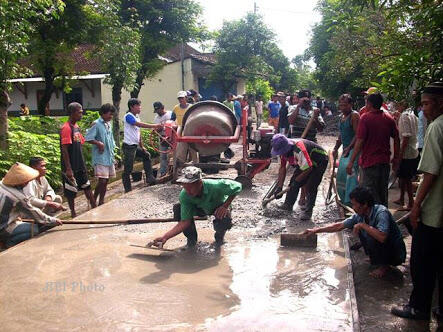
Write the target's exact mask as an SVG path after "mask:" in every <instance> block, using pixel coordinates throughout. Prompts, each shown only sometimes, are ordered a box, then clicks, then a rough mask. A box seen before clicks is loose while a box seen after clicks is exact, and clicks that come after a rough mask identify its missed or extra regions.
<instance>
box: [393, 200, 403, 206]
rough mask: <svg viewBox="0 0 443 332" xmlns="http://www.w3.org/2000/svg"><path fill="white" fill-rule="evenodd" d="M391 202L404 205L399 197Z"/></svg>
mask: <svg viewBox="0 0 443 332" xmlns="http://www.w3.org/2000/svg"><path fill="white" fill-rule="evenodd" d="M392 203H394V204H397V205H401V206H403V205H405V202H404V201H403V200H401V199H397V200H396V201H393V202H392Z"/></svg>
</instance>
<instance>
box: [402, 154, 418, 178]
mask: <svg viewBox="0 0 443 332" xmlns="http://www.w3.org/2000/svg"><path fill="white" fill-rule="evenodd" d="M419 160H420V157H417V158H415V159H402V160H401V162H400V167H399V168H398V171H397V176H398V177H399V178H400V179H407V180H410V179H412V178H413V177H414V176H415V175H416V174H417V167H418V162H419Z"/></svg>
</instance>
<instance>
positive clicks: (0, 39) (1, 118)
mask: <svg viewBox="0 0 443 332" xmlns="http://www.w3.org/2000/svg"><path fill="white" fill-rule="evenodd" d="M63 8H64V3H63V2H62V1H59V0H35V1H28V0H14V1H10V0H0V149H1V150H6V149H7V147H8V145H7V138H8V121H7V109H8V107H9V105H10V104H11V101H10V99H9V95H8V93H7V90H8V88H9V87H10V85H9V84H8V79H11V78H16V77H19V76H21V75H22V74H23V73H24V70H23V67H21V66H20V64H19V63H18V59H20V58H22V57H24V56H25V55H27V54H28V50H29V42H30V39H31V35H32V33H33V32H34V31H35V29H36V23H40V22H45V21H47V20H50V19H52V18H53V17H58V15H59V14H60V12H62V11H63Z"/></svg>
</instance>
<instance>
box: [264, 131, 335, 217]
mask: <svg viewBox="0 0 443 332" xmlns="http://www.w3.org/2000/svg"><path fill="white" fill-rule="evenodd" d="M271 144H272V151H271V153H272V155H273V156H281V165H280V169H279V172H278V182H277V188H276V190H275V192H274V195H275V197H276V198H279V196H281V194H280V192H281V191H282V188H283V183H284V181H285V178H286V163H287V162H289V164H291V165H295V171H294V174H293V175H292V178H291V181H290V182H289V187H290V189H289V191H288V193H287V194H286V199H285V202H284V203H283V204H282V205H279V206H278V207H279V208H280V209H282V210H287V211H292V208H293V206H294V203H295V201H296V200H297V197H298V192H299V190H300V188H301V187H302V186H305V188H306V197H307V206H306V209H305V210H304V213H303V215H302V216H301V219H302V220H309V219H311V216H312V210H313V208H314V205H315V200H316V199H317V191H318V186H319V184H320V182H321V180H322V178H323V174H324V173H325V171H326V167H327V166H328V154H327V152H326V151H325V149H323V148H322V147H321V146H320V145H318V144H316V143H314V142H312V141H309V140H307V139H303V138H295V139H290V138H287V137H286V136H285V135H282V134H276V135H274V137H272V142H271Z"/></svg>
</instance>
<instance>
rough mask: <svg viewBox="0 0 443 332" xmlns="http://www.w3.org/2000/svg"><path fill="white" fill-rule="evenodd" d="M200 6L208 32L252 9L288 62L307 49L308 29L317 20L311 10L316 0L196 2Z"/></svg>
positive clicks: (204, 0) (315, 14) (316, 15)
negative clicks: (257, 14)
mask: <svg viewBox="0 0 443 332" xmlns="http://www.w3.org/2000/svg"><path fill="white" fill-rule="evenodd" d="M197 1H198V2H199V3H200V4H201V6H202V7H203V19H204V22H205V24H206V26H207V27H208V28H209V29H210V30H211V31H212V30H218V29H220V28H221V27H222V25H223V21H224V20H225V21H232V20H236V19H239V18H241V17H243V16H245V15H246V13H247V12H249V11H253V10H254V3H256V4H257V12H258V13H259V14H260V15H262V16H263V18H264V21H265V23H266V24H267V25H268V27H269V28H271V30H273V31H274V32H275V34H276V38H277V41H278V44H279V47H280V48H281V49H282V50H283V53H284V54H285V55H286V56H287V57H288V58H289V59H292V58H293V57H294V56H296V55H299V54H303V52H304V50H305V49H306V48H307V47H308V46H309V39H310V30H311V27H312V26H313V24H314V23H316V22H318V21H319V20H320V15H319V14H318V13H317V12H315V11H314V9H315V6H316V5H317V2H318V0H256V1H254V0H197Z"/></svg>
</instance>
